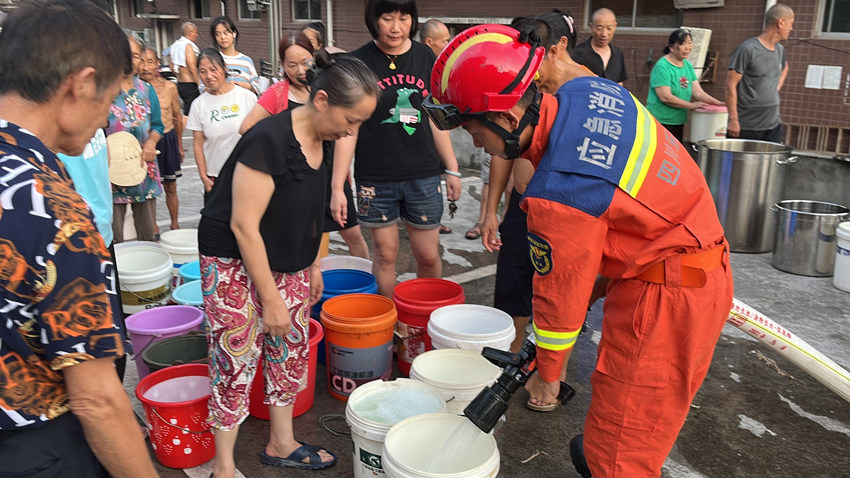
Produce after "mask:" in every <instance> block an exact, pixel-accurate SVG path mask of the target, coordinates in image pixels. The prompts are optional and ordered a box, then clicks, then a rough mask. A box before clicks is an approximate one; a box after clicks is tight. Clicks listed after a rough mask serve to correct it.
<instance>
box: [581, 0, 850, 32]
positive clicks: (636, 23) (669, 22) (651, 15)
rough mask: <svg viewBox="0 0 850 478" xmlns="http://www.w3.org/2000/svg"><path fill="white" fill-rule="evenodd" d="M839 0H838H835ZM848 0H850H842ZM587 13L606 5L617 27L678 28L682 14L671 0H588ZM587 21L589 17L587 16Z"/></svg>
mask: <svg viewBox="0 0 850 478" xmlns="http://www.w3.org/2000/svg"><path fill="white" fill-rule="evenodd" d="M837 1H840V0H837ZM844 1H850V0H844ZM588 7H589V8H588V10H587V11H588V12H589V13H588V15H591V14H592V13H593V12H595V11H596V10H597V9H598V8H602V7H606V8H610V9H611V10H613V11H614V14H615V15H617V27H618V28H663V29H665V30H666V29H670V28H679V25H681V24H682V14H681V11H680V10H677V9H676V7H674V6H673V0H663V1H659V0H589V1H588ZM587 20H588V22H590V18H589V17H588V19H587Z"/></svg>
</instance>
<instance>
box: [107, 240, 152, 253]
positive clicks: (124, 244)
mask: <svg viewBox="0 0 850 478" xmlns="http://www.w3.org/2000/svg"><path fill="white" fill-rule="evenodd" d="M139 246H148V247H156V248H158V249H162V246H161V245H159V243H158V242H153V241H126V242H119V243H116V244H115V250H116V251H120V250H121V249H127V248H128V247H139Z"/></svg>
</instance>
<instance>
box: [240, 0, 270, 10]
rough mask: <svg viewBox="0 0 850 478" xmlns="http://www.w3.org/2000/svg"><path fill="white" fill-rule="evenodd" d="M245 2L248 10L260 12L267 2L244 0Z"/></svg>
mask: <svg viewBox="0 0 850 478" xmlns="http://www.w3.org/2000/svg"><path fill="white" fill-rule="evenodd" d="M245 3H247V4H248V10H250V11H252V12H262V11H265V9H266V7H267V6H268V3H264V2H262V1H260V0H245Z"/></svg>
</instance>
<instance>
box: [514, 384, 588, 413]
mask: <svg viewBox="0 0 850 478" xmlns="http://www.w3.org/2000/svg"><path fill="white" fill-rule="evenodd" d="M575 394H576V391H575V389H573V387H570V386H569V385H567V383H566V382H561V389H560V391H558V401H557V402H555V403H547V404H546V405H537V404H536V403H531V399H530V398H529V399H528V401H527V402H525V406H526V407H527V408H528V409H529V410H534V411H535V412H551V411H553V410H555V409H556V408H558V406H559V405H564V404H566V403H567V402H569V401H570V399H571V398H573V397H574V396H575Z"/></svg>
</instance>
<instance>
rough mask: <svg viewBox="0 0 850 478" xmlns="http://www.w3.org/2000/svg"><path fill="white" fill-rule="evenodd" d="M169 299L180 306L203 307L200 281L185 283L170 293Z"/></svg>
mask: <svg viewBox="0 0 850 478" xmlns="http://www.w3.org/2000/svg"><path fill="white" fill-rule="evenodd" d="M171 299H172V300H174V302H177V303H178V304H180V305H191V306H192V307H201V306H203V305H204V293H203V292H202V291H201V281H199V280H196V281H192V282H187V283H185V284H183V285H181V286H180V287H178V288H176V289H174V290H173V291H172V292H171Z"/></svg>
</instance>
